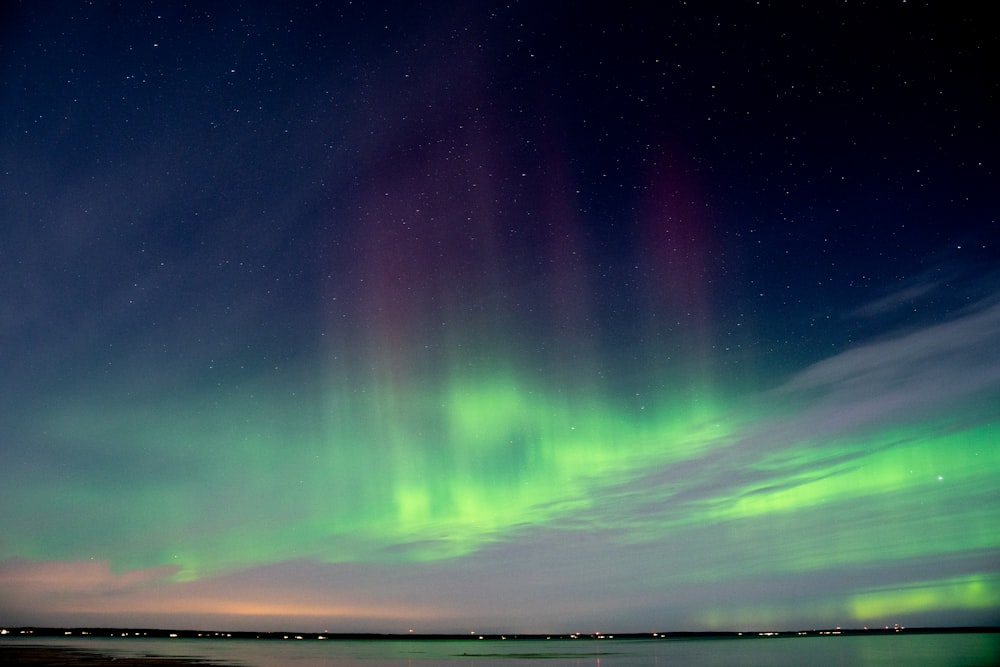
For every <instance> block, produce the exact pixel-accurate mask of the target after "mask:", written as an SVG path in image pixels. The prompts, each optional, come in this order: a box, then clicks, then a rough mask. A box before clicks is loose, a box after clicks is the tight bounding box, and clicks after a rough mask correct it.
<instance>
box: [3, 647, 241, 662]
mask: <svg viewBox="0 0 1000 667" xmlns="http://www.w3.org/2000/svg"><path fill="white" fill-rule="evenodd" d="M0 664H2V665H4V666H5V667H13V666H15V665H36V666H38V665H47V666H49V667H60V666H62V667H98V666H101V667H103V666H104V665H114V666H115V667H181V666H183V667H220V663H213V662H208V661H206V660H198V659H194V658H192V659H187V658H167V657H158V656H112V655H106V654H103V653H100V652H95V651H87V650H84V649H77V648H66V647H61V646H40V645H37V644H35V645H32V644H24V645H18V646H11V645H9V644H7V645H3V644H0ZM230 667H232V665H230Z"/></svg>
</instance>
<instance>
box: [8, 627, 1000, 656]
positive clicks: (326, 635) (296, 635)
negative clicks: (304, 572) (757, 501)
mask: <svg viewBox="0 0 1000 667" xmlns="http://www.w3.org/2000/svg"><path fill="white" fill-rule="evenodd" d="M0 632H2V634H0V647H6V646H10V642H9V641H8V640H14V639H17V640H19V641H17V642H16V643H18V644H20V643H21V642H20V640H23V639H30V638H32V637H37V638H54V637H59V638H73V639H80V638H88V637H93V638H110V637H120V638H125V639H133V638H135V639H143V638H145V639H261V640H276V641H281V640H286V641H316V640H330V641H338V640H341V641H343V640H366V641H377V640H389V641H400V640H452V641H454V640H470V639H477V640H478V639H482V640H491V641H505V640H521V641H539V640H555V639H565V640H602V639H755V638H761V637H763V638H767V637H818V636H858V635H863V636H874V635H897V634H907V635H927V634H968V633H1000V626H954V627H917V628H910V627H903V626H896V627H888V628H819V629H809V630H744V631H711V632H709V631H705V632H697V631H693V632H670V631H666V632H638V633H637V632H621V633H616V632H608V633H568V634H567V633H551V634H539V633H466V634H463V633H406V634H401V633H374V632H296V631H267V632H252V631H231V630H230V631H223V630H177V629H163V628H108V627H73V628H54V627H32V626H23V627H10V628H3V629H2V630H0ZM4 655H5V656H7V655H9V654H7V653H6V652H5V653H4ZM174 662H177V661H174ZM181 662H183V664H188V665H190V664H205V663H190V662H184V661H181ZM5 664H14V663H5ZM31 664H40V663H37V662H36V663H31ZM74 664H82V663H74ZM115 664H117V665H120V664H122V663H121V662H118V661H116V663H115ZM157 664H166V663H157Z"/></svg>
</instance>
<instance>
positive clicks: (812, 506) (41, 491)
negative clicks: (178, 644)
mask: <svg viewBox="0 0 1000 667" xmlns="http://www.w3.org/2000/svg"><path fill="white" fill-rule="evenodd" d="M294 393H295V392H288V393H287V394H286V395H284V396H274V395H268V394H267V393H265V390H264V388H263V385H261V386H253V385H244V386H243V388H242V389H240V390H237V391H234V390H229V391H228V394H226V393H223V392H220V391H216V392H214V393H208V394H206V395H204V396H200V397H198V398H196V399H191V400H188V401H183V400H178V401H176V402H174V403H170V404H166V405H164V404H156V405H153V404H150V405H147V406H146V407H145V409H137V408H136V407H135V405H134V404H131V405H130V406H129V407H128V408H126V407H123V406H112V405H100V406H95V405H93V404H90V403H88V402H87V401H84V400H80V399H78V401H77V402H76V404H75V407H73V408H69V407H66V408H64V409H63V410H62V411H60V412H57V413H56V416H55V417H54V418H53V419H50V420H49V422H48V423H47V424H46V431H47V433H48V435H49V436H50V437H51V436H53V435H55V436H57V437H59V438H63V439H68V440H73V441H76V442H78V443H79V447H80V451H81V456H83V457H88V456H90V457H95V456H98V454H97V453H98V452H100V454H99V456H100V459H95V460H94V461H92V463H93V465H92V466H88V468H87V469H99V470H104V471H105V475H106V477H105V478H104V479H103V480H102V483H100V484H95V483H94V481H93V479H92V478H91V477H90V476H89V475H88V474H86V473H80V474H78V475H74V474H72V473H71V472H69V470H70V469H69V468H68V469H67V470H68V472H67V473H66V475H65V476H64V477H63V478H62V479H60V480H59V482H58V488H54V487H52V486H51V485H38V486H36V487H34V488H33V489H32V491H31V499H30V502H31V503H32V504H33V506H34V507H36V508H37V511H38V513H39V514H40V515H41V516H45V517H46V520H47V521H48V522H50V524H49V525H48V526H47V529H46V530H45V531H37V532H36V531H23V532H21V533H20V534H13V535H8V536H7V537H6V548H7V551H8V552H13V553H17V554H18V555H20V556H23V557H30V558H39V559H86V558H90V557H98V558H102V557H106V556H105V552H104V550H103V547H102V545H104V544H115V545H116V548H115V550H114V551H113V552H112V553H114V557H113V561H112V564H113V566H114V568H116V569H117V570H119V571H125V570H130V569H135V568H148V567H155V566H162V565H172V566H174V567H175V568H176V570H175V574H174V575H173V579H174V580H175V581H194V580H198V579H200V578H203V577H208V576H212V575H216V574H219V573H222V572H226V571H232V570H234V569H237V568H241V567H251V566H254V565H258V564H264V563H269V562H275V561H281V560H288V559H310V560H315V561H321V562H330V563H337V562H373V561H376V562H378V561H381V562H430V561H438V560H442V559H456V558H462V557H467V556H470V555H474V554H475V553H477V552H478V551H480V550H482V549H484V548H486V547H487V546H488V545H490V544H494V543H498V542H502V541H505V540H510V539H513V538H514V537H515V536H516V534H518V533H519V532H524V531H528V530H532V529H535V528H539V527H549V528H552V529H556V530H566V531H570V530H581V529H586V530H595V529H596V530H610V529H614V530H616V531H618V532H617V538H616V539H618V540H619V541H620V542H621V543H628V544H643V543H650V544H654V543H656V542H657V541H661V540H663V539H664V538H665V536H669V539H671V540H676V541H681V542H683V541H684V540H685V539H687V536H688V535H690V534H693V533H695V532H699V533H704V532H705V531H709V532H715V533H717V534H719V535H722V536H724V537H722V538H720V539H721V540H722V542H721V543H722V544H724V545H726V549H729V550H731V552H735V553H738V554H739V556H738V560H739V566H738V568H734V567H733V562H732V560H731V559H722V558H718V557H712V556H708V557H706V558H704V559H703V560H701V561H699V562H690V563H687V567H676V568H671V570H670V571H668V572H663V573H660V574H659V575H656V576H654V577H653V579H652V580H650V579H649V578H647V579H646V582H645V583H646V585H650V586H657V585H659V586H669V585H689V584H692V583H696V582H704V583H716V584H719V583H723V582H726V581H730V582H733V581H740V580H745V579H747V578H753V577H758V576H759V577H769V576H775V575H778V574H787V575H802V574H805V575H808V574H810V573H821V572H823V571H826V570H830V569H841V568H847V569H852V568H854V569H858V568H861V569H863V568H865V567H869V566H882V565H891V564H894V563H907V562H910V561H912V560H914V559H920V558H927V557H932V558H948V557H960V556H962V555H963V554H967V553H982V552H985V551H988V550H996V549H998V548H1000V533H998V532H997V531H996V530H994V529H993V528H995V527H996V526H997V525H1000V515H998V510H997V505H996V503H995V499H994V495H995V492H996V491H995V490H996V471H997V470H1000V450H998V448H997V447H996V446H995V443H996V442H997V439H998V435H1000V433H998V431H997V428H998V427H997V424H996V423H995V422H986V423H977V419H978V421H979V422H981V421H982V420H981V417H982V415H978V417H977V415H975V414H972V415H967V416H963V417H965V418H966V419H965V421H961V420H960V419H958V418H956V417H955V416H954V415H953V416H952V417H950V418H948V419H944V418H941V417H937V418H931V419H928V420H926V421H920V422H918V421H915V422H913V423H909V424H906V425H905V426H893V427H891V428H885V427H875V428H869V429H863V430H861V431H858V432H855V433H850V434H848V435H842V436H841V437H837V438H830V439H827V440H822V439H816V440H811V441H803V440H797V441H791V442H786V443H783V444H782V446H781V447H780V448H775V449H773V450H772V451H771V452H770V453H766V454H763V455H761V456H759V457H757V458H756V459H753V460H748V459H747V458H746V457H745V456H742V455H741V454H740V451H741V449H740V447H739V445H740V444H741V442H742V439H741V434H745V433H747V432H748V431H750V430H752V428H753V427H754V426H753V425H754V424H755V423H759V422H761V421H762V420H765V421H766V420H767V419H768V415H766V414H753V415H740V413H739V411H738V410H736V409H735V404H736V402H735V401H734V400H732V399H730V400H728V401H727V400H722V399H714V400H713V397H712V396H710V395H708V394H707V393H706V394H704V395H700V396H697V397H689V398H687V399H685V400H683V401H681V400H677V397H676V396H675V397H664V398H663V399H661V400H660V401H656V402H653V401H651V402H649V404H648V405H643V406H640V407H639V408H625V407H623V405H622V404H616V403H615V402H614V401H612V400H610V399H607V398H606V397H595V396H584V395H566V394H565V393H558V392H552V391H546V390H545V389H544V387H543V386H542V385H541V384H535V385H533V384H530V383H529V382H527V381H526V380H525V379H524V378H523V377H521V376H519V375H517V374H516V373H514V372H512V371H507V372H498V373H493V374H490V375H489V376H487V377H482V378H471V377H467V378H461V379H456V380H453V381H451V382H448V383H442V386H440V387H439V389H438V391H428V387H427V386H426V385H424V386H422V387H420V388H409V390H408V391H402V390H400V389H399V388H397V389H396V390H395V391H394V392H393V393H392V395H390V396H384V397H382V399H381V400H374V401H373V400H371V398H372V397H371V396H370V395H368V394H366V393H364V392H344V393H340V394H337V393H334V392H329V391H327V392H325V394H324V395H323V396H322V397H321V399H320V400H311V399H310V398H309V397H302V396H298V395H293V394H294ZM678 404H680V405H683V406H684V407H683V408H678V407H676V406H677V405H678ZM774 412H775V413H776V415H777V414H778V413H780V411H774ZM775 419H780V417H775ZM98 445H99V446H98ZM144 452H148V454H144ZM729 458H732V459H733V464H732V467H730V466H729V465H728V464H727V463H725V461H726V460H727V459H729ZM709 460H717V461H718V462H717V463H712V464H707V465H703V466H702V465H699V464H700V463H704V462H705V461H709ZM672 468H678V469H682V470H684V471H686V472H685V474H684V475H679V476H676V477H675V478H673V479H672V480H671V481H669V482H666V483H663V482H662V481H661V482H659V483H657V484H655V485H647V486H646V487H645V488H646V491H645V492H643V493H641V494H637V493H629V494H624V495H622V494H619V493H618V491H617V490H618V489H621V488H624V487H625V486H627V484H628V483H630V482H637V481H638V482H641V480H642V479H643V478H644V477H645V476H647V475H650V474H652V473H656V472H657V471H669V470H671V469H672ZM362 471H364V472H362ZM740 471H743V472H744V473H746V474H745V475H744V476H743V479H745V481H743V482H741V481H740V479H741V478H740V475H739V474H738V473H739V472H740ZM733 473H737V474H736V475H733ZM727 475H729V476H731V477H733V478H734V479H735V480H736V481H730V482H728V483H726V484H721V485H720V484H717V483H715V482H713V480H714V479H716V478H719V477H722V478H725V477H726V476H727ZM67 497H69V498H72V499H73V507H74V508H75V512H74V513H72V514H70V513H66V512H65V511H64V508H65V506H66V503H65V498H67ZM640 506H641V507H642V509H641V510H639V509H637V508H639V507H640ZM205 508H211V510H209V511H206V509H205ZM609 508H613V509H609ZM651 508H652V509H651ZM633 510H635V511H633ZM192 517H196V518H194V519H192ZM846 517H850V519H846ZM566 522H568V524H569V525H570V527H563V524H564V523H566ZM94 526H99V529H97V530H95V529H94ZM915 536H920V537H919V539H917V538H916V537H915ZM777 544H780V547H776V545H777ZM124 545H128V546H127V547H125V546H124ZM678 573H680V574H678ZM657 577H658V578H659V581H657ZM824 604H825V603H823V602H822V601H815V604H813V607H815V608H822V607H823V605H824ZM828 604H829V606H830V607H831V608H836V609H839V610H841V611H846V613H848V614H849V615H851V616H852V617H853V618H856V619H858V620H859V622H860V621H865V620H867V619H869V618H871V617H873V616H882V615H885V614H886V613H888V612H890V611H892V612H896V613H900V612H906V611H921V610H926V609H933V608H940V607H942V606H943V607H945V608H959V609H984V608H985V609H988V608H994V607H996V606H998V604H1000V577H998V576H997V575H996V574H995V573H992V572H974V573H969V574H967V575H964V576H948V577H945V578H943V579H941V580H940V581H922V582H915V583H913V582H910V583H906V584H903V585H900V586H886V587H883V588H879V587H877V586H875V587H871V586H867V587H862V588H859V589H855V590H851V589H847V590H845V592H844V595H843V596H841V597H840V598H838V599H836V600H831V601H829V602H828ZM774 613H775V617H776V618H777V617H778V612H777V611H775V612H774ZM762 614H763V615H762ZM767 617H768V614H767V612H766V611H765V610H762V609H761V608H759V607H757V608H755V609H753V610H747V611H746V612H745V613H743V612H741V611H740V610H739V609H731V610H729V612H727V613H725V614H722V616H718V617H716V616H713V613H710V612H706V613H705V614H704V615H703V617H702V619H701V620H702V622H704V623H706V624H708V625H710V626H711V625H721V626H725V625H726V624H729V625H730V626H731V624H732V622H733V619H738V618H744V620H745V621H747V622H751V621H753V619H755V618H756V619H762V618H767Z"/></svg>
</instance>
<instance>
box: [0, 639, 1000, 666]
mask: <svg viewBox="0 0 1000 667" xmlns="http://www.w3.org/2000/svg"><path fill="white" fill-rule="evenodd" d="M3 643H10V644H21V645H28V644H31V645H44V646H63V647H71V648H78V649H82V650H87V651H93V652H99V653H107V654H110V655H115V656H126V655H129V656H135V655H142V656H150V655H154V656H165V657H183V658H199V659H203V660H210V661H213V662H217V663H220V664H226V665H243V666H245V667H283V666H286V665H288V666H292V667H321V666H326V667H331V666H332V667H360V666H364V667H374V666H375V665H384V666H386V667H399V666H403V665H406V666H418V667H420V666H423V667H428V666H430V665H438V664H442V665H452V666H454V667H460V666H467V667H513V666H515V665H516V666H517V667H530V666H532V665H546V667H569V666H571V665H572V666H584V665H589V666H593V667H639V666H640V665H643V666H645V665H686V666H690V667H721V666H722V665H727V666H728V665H741V666H744V667H753V666H756V665H760V666H765V665H766V666H782V665H812V666H814V667H825V666H828V665H829V666H832V665H837V666H850V667H864V666H867V665H870V666H876V665H878V666H882V665H906V666H908V667H921V666H927V667H930V666H937V665H948V666H949V667H984V666H988V665H996V664H1000V634H991V633H968V634H928V635H907V634H899V635H875V636H840V637H778V638H755V639H683V640H678V639H605V640H593V639H577V640H570V639H560V640H549V641H546V640H507V641H500V640H484V641H476V640H471V639H470V640H406V639H403V640H341V639H328V640H325V641H324V640H305V641H296V640H294V639H290V640H288V641H281V640H249V639H215V638H212V639H146V638H107V637H104V638H102V637H67V638H38V637H33V638H12V639H6V638H5V639H4V640H3Z"/></svg>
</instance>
